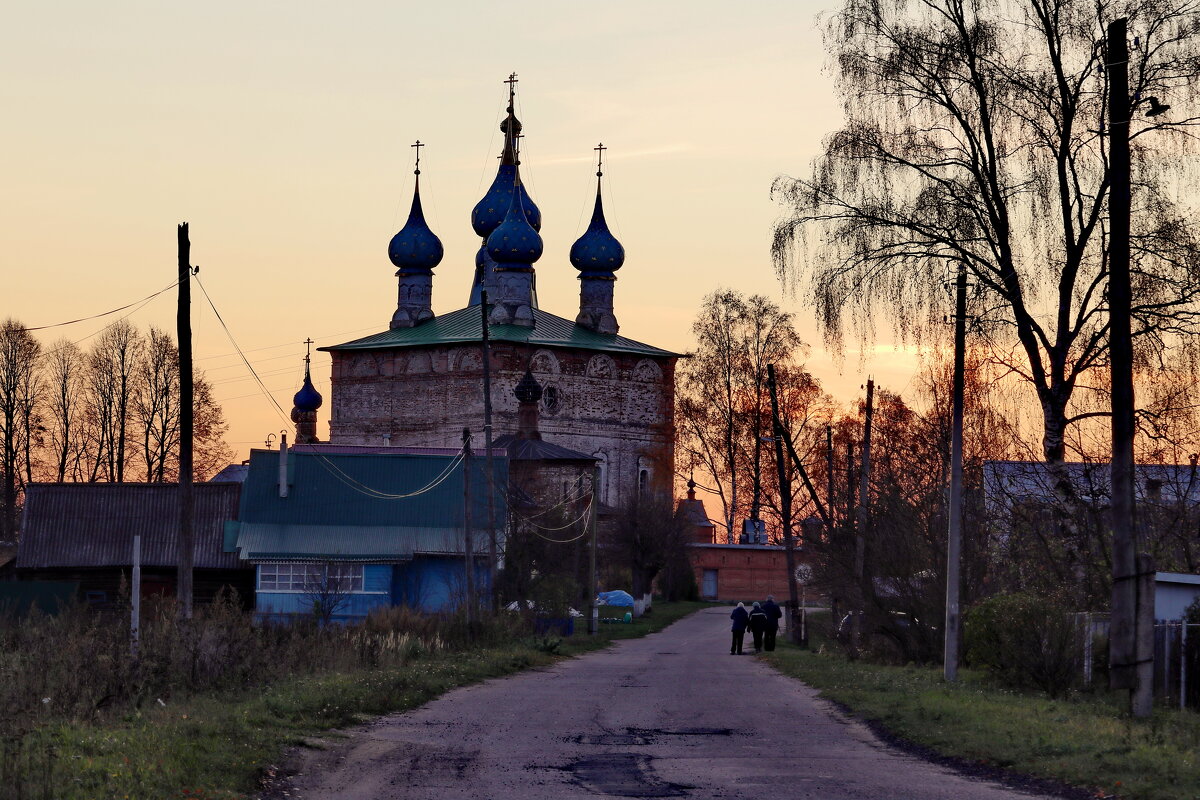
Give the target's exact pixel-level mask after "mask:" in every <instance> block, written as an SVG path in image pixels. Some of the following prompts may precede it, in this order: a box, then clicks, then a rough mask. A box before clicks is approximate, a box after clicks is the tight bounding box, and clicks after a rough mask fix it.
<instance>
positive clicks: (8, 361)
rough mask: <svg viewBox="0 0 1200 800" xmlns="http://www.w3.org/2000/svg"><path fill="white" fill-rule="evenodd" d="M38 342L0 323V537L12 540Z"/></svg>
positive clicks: (26, 471) (24, 472) (13, 324)
mask: <svg viewBox="0 0 1200 800" xmlns="http://www.w3.org/2000/svg"><path fill="white" fill-rule="evenodd" d="M40 351H41V345H39V344H38V341H37V340H36V339H34V338H33V336H31V335H30V334H29V332H28V331H26V330H25V327H24V326H23V325H22V324H21V323H19V322H17V321H16V320H14V319H7V320H5V321H4V323H3V325H0V480H2V481H3V484H4V487H3V498H2V500H3V503H4V509H3V516H2V517H0V540H3V541H12V540H13V539H14V538H15V536H16V531H17V508H18V506H19V500H20V494H21V491H22V488H23V486H24V481H25V480H28V479H29V477H30V469H31V468H30V455H31V453H30V450H31V445H30V442H31V439H32V437H33V431H32V430H31V428H32V422H33V419H34V414H35V406H36V403H37V400H38V392H39V378H38V373H37V367H38V356H39V354H40Z"/></svg>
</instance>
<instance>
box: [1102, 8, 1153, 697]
mask: <svg viewBox="0 0 1200 800" xmlns="http://www.w3.org/2000/svg"><path fill="white" fill-rule="evenodd" d="M1126 28H1127V20H1126V19H1124V18H1122V19H1117V20H1113V21H1112V22H1111V23H1109V26H1108V41H1107V46H1106V53H1105V55H1106V57H1105V67H1106V68H1107V70H1108V134H1109V136H1108V143H1109V165H1110V167H1109V168H1110V174H1111V187H1112V188H1111V189H1110V190H1109V193H1108V217H1109V245H1108V269H1109V272H1108V308H1109V354H1110V366H1111V370H1112V372H1111V376H1112V467H1111V469H1112V526H1113V546H1112V579H1113V588H1112V623H1111V629H1110V630H1111V633H1110V635H1109V651H1108V658H1109V676H1110V685H1111V686H1112V688H1114V689H1129V690H1130V695H1129V703H1130V712H1131V713H1132V714H1133V716H1135V717H1147V716H1149V715H1150V711H1151V705H1152V704H1153V701H1154V695H1153V691H1154V687H1153V676H1154V640H1153V636H1154V628H1153V615H1152V614H1147V613H1146V609H1145V605H1146V604H1153V602H1154V583H1153V581H1145V580H1141V579H1139V573H1141V572H1143V571H1145V570H1146V569H1149V570H1150V571H1153V566H1152V564H1151V563H1150V562H1149V558H1148V557H1146V556H1143V557H1140V558H1139V555H1138V536H1137V520H1136V513H1135V512H1136V508H1135V505H1134V491H1133V481H1134V465H1133V436H1134V396H1133V336H1132V333H1131V327H1132V325H1131V321H1130V318H1131V316H1132V307H1133V290H1132V286H1131V283H1130V279H1129V226H1130V204H1131V195H1130V163H1129V162H1130V156H1129V118H1130V115H1131V113H1132V111H1133V109H1132V108H1131V107H1130V102H1129V45H1128V43H1127V42H1126ZM1146 587H1149V588H1148V590H1147V589H1146ZM1146 618H1149V619H1150V620H1151V622H1150V625H1149V626H1147V625H1146V624H1145V619H1146ZM1147 627H1148V628H1149V629H1148V630H1145V628H1147Z"/></svg>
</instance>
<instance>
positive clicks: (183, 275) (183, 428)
mask: <svg viewBox="0 0 1200 800" xmlns="http://www.w3.org/2000/svg"><path fill="white" fill-rule="evenodd" d="M178 249H179V312H178V315H177V317H176V338H178V339H179V539H178V548H177V551H176V573H175V574H176V578H175V583H176V587H175V592H176V596H177V597H178V599H179V617H180V619H185V620H188V619H191V618H192V557H193V553H194V551H195V545H194V541H195V537H194V535H193V533H192V518H193V516H194V515H193V513H192V512H193V509H194V507H195V500H194V498H193V497H192V437H193V428H194V422H193V409H194V401H193V399H192V395H193V388H192V265H191V263H190V262H191V257H192V243H191V240H190V239H189V238H188V224H187V223H186V222H183V223H180V225H179V231H178Z"/></svg>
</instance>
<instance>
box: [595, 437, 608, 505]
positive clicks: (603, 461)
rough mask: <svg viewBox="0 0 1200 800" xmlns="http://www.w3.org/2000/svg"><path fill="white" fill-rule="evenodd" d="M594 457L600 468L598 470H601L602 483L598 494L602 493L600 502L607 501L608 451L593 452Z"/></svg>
mask: <svg viewBox="0 0 1200 800" xmlns="http://www.w3.org/2000/svg"><path fill="white" fill-rule="evenodd" d="M592 458H594V459H596V467H597V468H598V470H599V472H600V478H599V480H600V485H599V486H598V487H597V488H598V494H599V495H600V502H602V503H607V502H608V453H605V452H604V451H603V450H597V451H596V452H594V453H592Z"/></svg>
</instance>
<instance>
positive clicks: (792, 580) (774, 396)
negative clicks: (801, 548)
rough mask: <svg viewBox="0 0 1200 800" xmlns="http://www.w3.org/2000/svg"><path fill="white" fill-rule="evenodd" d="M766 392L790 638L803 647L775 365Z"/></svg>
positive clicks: (770, 367) (770, 366) (770, 369)
mask: <svg viewBox="0 0 1200 800" xmlns="http://www.w3.org/2000/svg"><path fill="white" fill-rule="evenodd" d="M767 388H768V389H769V390H770V392H771V422H772V428H773V432H774V434H775V435H774V437H773V438H774V439H775V468H776V469H777V470H778V472H779V516H780V519H781V521H782V523H783V551H784V556H785V560H786V562H787V583H788V625H787V629H788V638H789V639H791V640H792V642H793V643H794V644H800V636H801V630H800V626H798V625H797V624H796V615H797V614H798V612H799V608H800V595H799V593H798V592H797V591H796V547H795V542H794V540H793V539H792V483H791V481H790V480H789V479H788V474H787V462H786V461H784V459H783V440H784V438H785V434H784V430H783V422H782V421H781V420H780V418H779V393H778V391H777V390H776V388H775V365H774V364H767Z"/></svg>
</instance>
